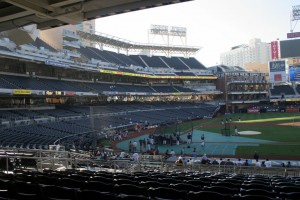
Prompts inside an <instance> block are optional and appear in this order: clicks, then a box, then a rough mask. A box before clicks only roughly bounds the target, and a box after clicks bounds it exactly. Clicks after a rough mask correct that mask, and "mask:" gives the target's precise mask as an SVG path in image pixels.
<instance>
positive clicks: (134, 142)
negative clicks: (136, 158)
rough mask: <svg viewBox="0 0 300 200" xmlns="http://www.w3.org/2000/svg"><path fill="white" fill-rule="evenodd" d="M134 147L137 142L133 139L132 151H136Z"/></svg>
mask: <svg viewBox="0 0 300 200" xmlns="http://www.w3.org/2000/svg"><path fill="white" fill-rule="evenodd" d="M136 147H137V142H136V141H133V143H132V150H133V152H136Z"/></svg>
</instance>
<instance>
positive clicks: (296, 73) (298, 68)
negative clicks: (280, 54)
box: [289, 65, 300, 82]
mask: <svg viewBox="0 0 300 200" xmlns="http://www.w3.org/2000/svg"><path fill="white" fill-rule="evenodd" d="M289 77H290V81H291V82H292V81H300V65H293V66H289Z"/></svg>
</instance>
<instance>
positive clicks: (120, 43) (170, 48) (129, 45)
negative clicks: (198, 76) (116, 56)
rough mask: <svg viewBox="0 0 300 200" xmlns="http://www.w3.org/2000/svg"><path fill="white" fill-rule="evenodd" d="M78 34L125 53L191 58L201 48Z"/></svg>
mask: <svg viewBox="0 0 300 200" xmlns="http://www.w3.org/2000/svg"><path fill="white" fill-rule="evenodd" d="M77 34H78V35H79V36H80V37H81V39H84V40H88V41H91V42H94V43H98V44H101V45H103V46H108V47H112V48H116V49H120V50H124V51H138V52H140V51H151V52H163V53H165V54H166V55H170V54H183V55H185V56H189V55H192V54H196V53H197V52H198V51H199V50H200V49H201V47H195V46H186V45H163V44H143V43H136V42H132V41H129V40H125V39H122V38H118V37H115V36H112V35H108V34H104V33H96V34H92V33H87V32H82V31H77Z"/></svg>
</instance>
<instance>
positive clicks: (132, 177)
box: [0, 171, 300, 200]
mask: <svg viewBox="0 0 300 200" xmlns="http://www.w3.org/2000/svg"><path fill="white" fill-rule="evenodd" d="M299 181H300V177H282V176H271V177H268V176H266V175H252V176H250V175H242V174H214V175H212V174H210V173H209V172H206V173H195V172H180V173H176V172H166V173H162V172H153V171H152V172H136V173H133V174H126V173H115V174H113V173H109V172H90V171H83V172H77V171H65V172H54V171H46V172H44V173H40V172H20V171H19V172H18V173H15V174H14V175H9V174H0V191H1V192H0V196H1V197H3V198H14V199H25V200H26V199H32V200H34V199H65V200H67V199H69V200H80V199H89V200H93V199H122V198H125V199H161V200H167V199H181V200H185V199H187V200H194V199H217V198H220V199H225V200H226V199H266V200H269V199H299V198H300V192H299V191H300V190H299V189H300V183H299ZM83 194H84V195H83Z"/></svg>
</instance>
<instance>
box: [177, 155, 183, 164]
mask: <svg viewBox="0 0 300 200" xmlns="http://www.w3.org/2000/svg"><path fill="white" fill-rule="evenodd" d="M175 164H176V166H184V163H183V159H182V157H181V156H179V157H178V159H177V160H176V161H175Z"/></svg>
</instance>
